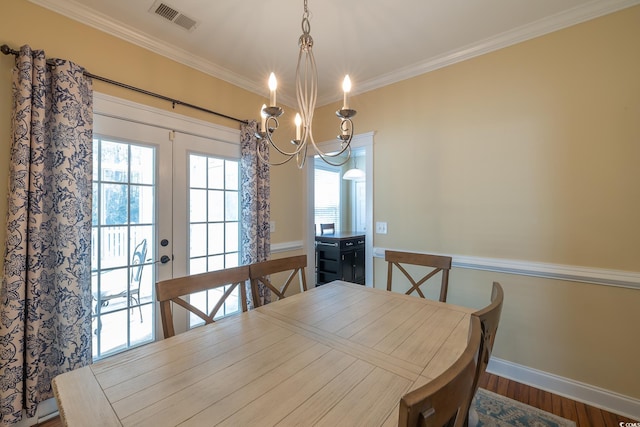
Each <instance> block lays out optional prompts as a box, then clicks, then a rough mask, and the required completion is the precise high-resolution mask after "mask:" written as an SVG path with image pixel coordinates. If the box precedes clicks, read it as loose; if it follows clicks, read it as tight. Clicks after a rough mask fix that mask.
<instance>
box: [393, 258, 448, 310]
mask: <svg viewBox="0 0 640 427" xmlns="http://www.w3.org/2000/svg"><path fill="white" fill-rule="evenodd" d="M384 259H385V261H387V264H388V268H387V290H388V291H391V290H392V287H393V286H392V285H393V268H394V266H395V267H396V268H398V270H400V272H402V274H403V275H404V276H405V277H406V278H407V280H409V283H410V284H411V288H410V289H409V290H408V291H407V292H405V293H406V294H407V295H410V294H411V293H413V292H414V291H415V292H416V293H417V294H418V295H419V296H420V297H421V298H425V295H424V293H423V292H422V290H421V289H420V286H421V285H422V284H424V283H425V282H426V281H428V280H429V279H431V278H432V277H433V276H435V275H436V274H438V273H440V272H442V279H441V280H440V296H439V301H442V302H446V301H447V293H448V288H449V271H450V270H451V257H449V256H443V255H431V254H420V253H413V252H400V251H385V255H384ZM404 265H418V266H423V267H430V268H432V270H430V271H428V272H427V273H426V274H425V275H424V276H422V278H420V279H419V280H416V279H415V278H414V277H413V276H412V275H411V274H410V273H409V272H408V271H407V269H406V268H405V267H404Z"/></svg>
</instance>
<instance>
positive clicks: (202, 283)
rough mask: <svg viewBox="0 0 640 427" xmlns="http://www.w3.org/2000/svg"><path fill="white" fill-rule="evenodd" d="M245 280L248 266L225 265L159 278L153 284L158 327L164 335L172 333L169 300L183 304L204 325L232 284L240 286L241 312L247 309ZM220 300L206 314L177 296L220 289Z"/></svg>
mask: <svg viewBox="0 0 640 427" xmlns="http://www.w3.org/2000/svg"><path fill="white" fill-rule="evenodd" d="M247 280H249V266H248V265H243V266H240V267H233V268H227V269H224V270H217V271H211V272H208V273H202V274H194V275H192V276H185V277H178V278H175V279H168V280H162V281H159V282H157V283H156V298H157V300H158V302H159V303H160V316H161V317H162V329H163V331H164V337H165V338H169V337H172V336H174V335H175V329H174V327H173V313H172V310H171V303H172V302H173V303H174V304H177V305H179V306H181V307H184V308H185V309H186V310H188V311H190V312H191V313H194V314H195V315H197V316H198V317H200V318H201V319H202V320H204V323H205V324H209V323H213V322H214V321H215V320H214V318H215V316H216V314H217V313H218V311H219V310H220V308H221V307H222V306H223V305H224V303H225V301H226V300H227V299H228V298H229V297H230V296H231V294H232V292H233V291H234V290H235V289H236V287H239V288H240V304H241V306H242V311H247V291H246V287H245V283H246V281H247ZM225 286H227V288H226V289H224V291H223V292H222V295H221V296H220V299H219V300H218V302H217V303H216V305H215V306H214V307H213V308H212V309H211V312H210V313H209V314H207V313H204V312H203V311H201V310H200V309H198V308H197V307H195V306H193V305H192V304H190V303H188V302H187V301H186V300H184V299H183V298H181V297H184V296H186V295H189V294H193V293H196V292H201V291H206V290H211V289H217V288H224V287H225Z"/></svg>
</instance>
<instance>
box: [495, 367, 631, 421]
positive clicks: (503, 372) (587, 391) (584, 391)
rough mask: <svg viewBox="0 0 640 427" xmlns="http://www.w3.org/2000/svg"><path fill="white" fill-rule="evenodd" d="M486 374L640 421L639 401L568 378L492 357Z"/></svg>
mask: <svg viewBox="0 0 640 427" xmlns="http://www.w3.org/2000/svg"><path fill="white" fill-rule="evenodd" d="M487 372H489V373H491V374H494V375H498V376H500V377H504V378H508V379H510V380H513V381H517V382H519V383H522V384H526V385H529V386H532V387H535V388H539V389H541V390H545V391H548V392H551V393H554V394H557V395H560V396H564V397H567V398H569V399H572V400H576V401H578V402H583V403H586V404H587V405H591V406H595V407H597V408H600V409H604V410H606V411H609V412H613V413H614V414H617V415H622V416H625V417H628V418H632V419H634V420H640V399H634V398H631V397H628V396H624V395H621V394H619V393H615V392H613V391H610V390H605V389H603V388H600V387H595V386H593V385H589V384H585V383H582V382H579V381H575V380H572V379H569V378H564V377H560V376H558V375H554V374H550V373H547V372H544V371H539V370H537V369H533V368H529V367H526V366H523V365H519V364H517V363H513V362H509V361H507V360H503V359H499V358H496V357H492V358H491V361H490V362H489V366H488V367H487Z"/></svg>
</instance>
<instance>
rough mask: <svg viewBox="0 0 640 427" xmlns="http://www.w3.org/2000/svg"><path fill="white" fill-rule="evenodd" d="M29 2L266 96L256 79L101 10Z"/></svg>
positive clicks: (59, 1)
mask: <svg viewBox="0 0 640 427" xmlns="http://www.w3.org/2000/svg"><path fill="white" fill-rule="evenodd" d="M29 2H31V3H34V4H36V5H38V6H42V7H44V8H45V9H49V10H51V11H53V12H56V13H59V14H60V15H63V16H66V17H67V18H70V19H73V20H75V21H79V22H81V23H83V24H86V25H88V26H90V27H93V28H95V29H97V30H100V31H103V32H105V33H107V34H109V35H112V36H114V37H117V38H119V39H122V40H124V41H127V42H129V43H132V44H135V45H137V46H140V47H142V48H144V49H147V50H150V51H151V52H154V53H157V54H158V55H161V56H165V57H167V58H169V59H171V60H174V61H176V62H178V63H181V64H183V65H186V66H188V67H191V68H193V69H196V70H198V71H201V72H203V73H205V74H208V75H210V76H213V77H216V78H218V79H220V80H224V81H226V82H227V83H231V84H233V85H235V86H238V87H241V88H243V89H246V90H248V91H250V92H253V93H256V94H259V95H264V88H263V86H264V85H258V84H257V83H256V82H253V81H251V80H249V79H246V78H244V77H242V76H240V75H238V74H236V73H233V72H231V71H230V70H228V69H226V68H223V67H220V66H219V65H217V64H215V63H213V62H211V61H207V60H204V59H203V58H201V57H199V56H196V55H193V54H191V53H189V52H187V51H186V50H184V49H181V48H179V47H176V46H173V45H171V44H168V43H164V42H160V41H158V40H156V39H153V38H151V37H148V36H147V35H146V34H144V33H141V32H140V31H137V30H136V29H134V28H132V27H129V26H127V25H124V24H122V23H120V22H113V21H112V20H110V18H109V17H108V16H106V15H104V14H102V13H98V12H96V11H95V10H93V9H90V8H88V7H86V6H84V5H83V4H80V3H78V2H75V1H73V0H29ZM89 71H91V70H89ZM96 74H98V73H96Z"/></svg>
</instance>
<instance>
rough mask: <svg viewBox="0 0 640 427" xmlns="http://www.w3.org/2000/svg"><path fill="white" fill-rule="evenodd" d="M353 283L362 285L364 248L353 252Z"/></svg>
mask: <svg viewBox="0 0 640 427" xmlns="http://www.w3.org/2000/svg"><path fill="white" fill-rule="evenodd" d="M352 281H353V283H360V284H362V285H364V248H360V249H356V250H354V251H353V280H352Z"/></svg>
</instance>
